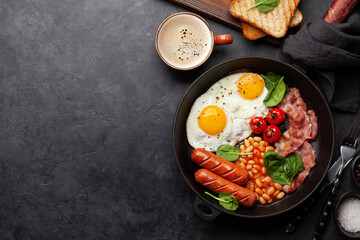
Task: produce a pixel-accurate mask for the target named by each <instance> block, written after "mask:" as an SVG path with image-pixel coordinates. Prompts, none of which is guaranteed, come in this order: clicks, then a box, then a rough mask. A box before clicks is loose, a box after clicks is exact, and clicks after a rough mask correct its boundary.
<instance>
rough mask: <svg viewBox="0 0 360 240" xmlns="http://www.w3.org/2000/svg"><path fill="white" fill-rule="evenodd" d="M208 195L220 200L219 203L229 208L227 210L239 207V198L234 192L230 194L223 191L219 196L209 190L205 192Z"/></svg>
mask: <svg viewBox="0 0 360 240" xmlns="http://www.w3.org/2000/svg"><path fill="white" fill-rule="evenodd" d="M205 193H206V194H207V195H209V196H211V197H213V198H215V199H216V200H218V201H219V204H220V205H221V206H222V207H223V208H225V209H227V210H230V211H235V210H236V209H237V208H238V207H239V202H238V200H237V199H236V197H235V196H234V195H232V194H228V193H223V192H221V193H220V194H219V197H216V196H214V195H212V194H211V193H209V192H205Z"/></svg>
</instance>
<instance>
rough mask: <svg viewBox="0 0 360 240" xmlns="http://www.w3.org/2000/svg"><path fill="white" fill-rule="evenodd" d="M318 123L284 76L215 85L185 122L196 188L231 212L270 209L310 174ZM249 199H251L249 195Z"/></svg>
mask: <svg viewBox="0 0 360 240" xmlns="http://www.w3.org/2000/svg"><path fill="white" fill-rule="evenodd" d="M317 131H318V126H317V116H316V114H315V112H314V111H313V110H309V109H307V105H306V103H305V102H304V100H303V99H302V97H301V94H300V91H299V89H297V88H289V87H288V86H287V85H286V83H285V80H284V77H283V76H279V75H276V74H274V73H271V72H270V73H267V74H266V75H263V74H257V73H251V72H241V73H235V74H231V75H229V76H227V77H224V78H222V79H220V80H219V81H217V82H216V83H215V84H213V85H212V86H211V87H210V88H209V89H208V90H207V91H206V92H205V93H204V94H203V95H201V96H199V97H198V98H197V99H196V101H195V102H194V104H193V106H192V108H191V110H190V113H189V116H188V118H187V122H186V134H187V139H188V142H189V144H190V145H191V146H192V147H193V148H194V150H193V152H192V154H191V160H192V161H193V162H194V163H196V164H197V165H198V166H199V168H200V169H199V170H198V171H197V172H196V173H195V176H194V177H195V180H196V181H197V182H198V183H199V184H201V185H202V186H204V187H205V188H207V189H209V190H210V191H212V192H214V193H218V194H219V197H217V196H214V195H213V194H212V193H209V192H206V193H207V194H208V195H210V196H212V197H213V198H215V199H217V200H219V203H220V204H221V205H222V206H223V207H225V208H226V209H228V210H235V209H236V208H237V206H234V205H233V203H234V201H235V202H236V203H237V204H240V205H242V206H245V207H251V206H253V205H254V204H255V203H260V204H262V205H265V204H271V203H274V202H276V201H279V200H280V199H283V198H284V197H285V196H286V194H289V193H291V192H293V191H295V190H296V189H297V188H298V187H300V186H301V185H302V184H303V183H304V181H305V179H306V177H307V176H308V175H309V173H310V171H311V168H312V167H313V166H315V151H314V149H313V147H312V144H311V141H313V140H315V138H316V136H317ZM250 193H251V194H250Z"/></svg>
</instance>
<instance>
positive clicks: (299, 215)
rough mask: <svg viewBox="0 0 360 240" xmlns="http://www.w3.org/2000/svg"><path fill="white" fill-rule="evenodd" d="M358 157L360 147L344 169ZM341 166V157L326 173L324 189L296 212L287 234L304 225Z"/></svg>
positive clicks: (321, 188) (317, 192)
mask: <svg viewBox="0 0 360 240" xmlns="http://www.w3.org/2000/svg"><path fill="white" fill-rule="evenodd" d="M359 140H360V139H358V141H359ZM358 155H360V148H359V147H358V149H357V150H354V151H353V155H352V157H351V158H349V159H348V160H347V161H345V162H344V168H343V169H345V168H346V166H347V165H349V163H350V162H351V161H352V160H353V159H355V158H356V157H357V156H358ZM340 164H341V156H340V157H339V158H338V159H337V160H336V161H335V162H334V163H333V165H331V167H330V169H329V170H328V172H327V173H326V178H325V180H324V182H323V183H322V187H320V188H319V189H318V190H316V191H315V193H313V194H312V195H311V196H310V198H309V199H308V200H306V201H305V203H304V204H302V206H301V207H300V209H299V210H297V212H296V216H295V217H293V218H292V219H291V221H290V222H289V223H288V225H287V226H286V228H285V232H286V233H292V232H294V231H295V230H296V229H297V228H298V227H299V226H300V224H301V223H302V221H303V220H304V219H305V217H306V216H307V214H308V213H309V210H310V209H311V207H312V206H314V203H315V201H316V200H317V199H318V198H319V197H320V196H321V194H322V192H323V191H324V190H325V189H326V188H328V187H329V186H331V185H333V183H334V181H335V178H336V173H337V170H338V168H339V165H340Z"/></svg>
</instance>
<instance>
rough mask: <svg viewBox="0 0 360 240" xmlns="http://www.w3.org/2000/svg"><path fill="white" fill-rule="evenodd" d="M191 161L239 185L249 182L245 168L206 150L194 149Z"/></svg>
mask: <svg viewBox="0 0 360 240" xmlns="http://www.w3.org/2000/svg"><path fill="white" fill-rule="evenodd" d="M191 160H192V161H193V162H194V163H196V164H197V165H199V166H200V167H203V168H206V169H208V170H210V171H211V172H213V173H216V174H217V175H219V176H221V177H223V178H226V179H227V180H229V181H231V182H233V183H236V184H238V185H244V184H246V183H247V182H248V180H249V173H248V171H246V170H245V169H244V168H241V167H240V166H238V165H236V164H235V163H232V162H229V161H227V160H225V159H223V158H221V157H219V156H217V155H215V154H213V153H211V152H209V151H207V150H205V149H201V148H196V149H194V150H193V152H192V154H191Z"/></svg>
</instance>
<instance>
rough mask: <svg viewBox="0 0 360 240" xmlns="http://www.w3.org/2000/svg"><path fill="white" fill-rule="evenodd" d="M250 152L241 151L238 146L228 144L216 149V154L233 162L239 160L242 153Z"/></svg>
mask: <svg viewBox="0 0 360 240" xmlns="http://www.w3.org/2000/svg"><path fill="white" fill-rule="evenodd" d="M250 154H252V153H240V150H239V149H238V148H237V147H234V146H231V145H228V144H224V145H221V146H219V147H218V148H217V149H216V155H218V156H219V157H221V158H223V159H225V160H228V161H231V162H234V161H236V160H238V159H239V156H240V155H250Z"/></svg>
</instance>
